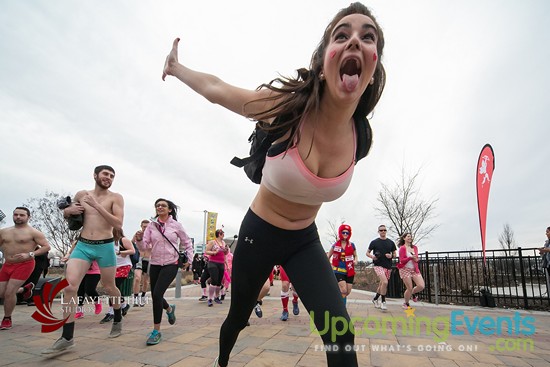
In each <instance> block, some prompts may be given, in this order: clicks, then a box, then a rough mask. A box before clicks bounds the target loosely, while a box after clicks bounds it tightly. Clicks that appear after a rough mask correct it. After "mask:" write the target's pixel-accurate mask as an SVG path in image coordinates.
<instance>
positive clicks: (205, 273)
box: [201, 265, 210, 288]
mask: <svg viewBox="0 0 550 367" xmlns="http://www.w3.org/2000/svg"><path fill="white" fill-rule="evenodd" d="M209 278H210V272H209V271H208V265H207V266H205V267H204V270H203V271H202V275H201V288H206V281H207V280H208V279H209Z"/></svg>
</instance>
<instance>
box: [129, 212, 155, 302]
mask: <svg viewBox="0 0 550 367" xmlns="http://www.w3.org/2000/svg"><path fill="white" fill-rule="evenodd" d="M148 225H149V221H148V220H147V219H144V220H142V221H141V229H140V230H139V231H137V232H136V234H134V238H133V239H132V242H133V243H135V244H136V246H137V248H138V250H139V262H138V263H137V264H136V269H135V270H134V307H136V306H140V307H143V306H145V292H147V286H148V284H149V274H148V271H149V269H148V268H149V260H150V259H151V249H149V248H147V247H145V246H143V232H145V228H147V226H148ZM142 282H143V283H142ZM142 284H143V285H142ZM140 285H141V295H140V294H139V289H140Z"/></svg>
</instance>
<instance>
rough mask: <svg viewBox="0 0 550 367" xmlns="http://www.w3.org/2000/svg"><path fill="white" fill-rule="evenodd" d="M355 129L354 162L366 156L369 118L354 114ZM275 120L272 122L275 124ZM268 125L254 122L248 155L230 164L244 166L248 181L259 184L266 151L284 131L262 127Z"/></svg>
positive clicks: (370, 135)
mask: <svg viewBox="0 0 550 367" xmlns="http://www.w3.org/2000/svg"><path fill="white" fill-rule="evenodd" d="M353 119H354V121H355V131H356V133H357V149H356V150H355V162H359V160H361V159H363V158H365V157H366V155H367V153H368V151H369V146H370V144H367V141H368V142H370V141H371V140H372V133H371V131H370V127H369V120H368V119H367V118H366V117H364V116H354V117H353ZM276 123H277V120H275V121H274V122H273V124H276ZM265 126H268V124H267V123H265V122H263V121H258V122H257V123H256V128H255V129H254V131H253V132H252V134H251V135H250V137H249V138H248V142H249V143H250V156H249V157H247V158H238V157H233V159H232V160H231V164H232V165H234V166H237V167H239V168H242V167H244V171H245V173H246V175H247V176H248V178H249V179H250V181H252V182H254V183H256V184H259V183H260V182H261V181H262V170H263V168H264V164H265V157H266V155H267V151H268V150H269V148H270V147H271V145H272V144H273V142H274V141H276V140H277V139H279V138H281V137H282V136H283V135H284V134H285V132H284V131H280V130H272V131H266V130H264V129H263V128H262V127H265ZM272 126H273V125H272Z"/></svg>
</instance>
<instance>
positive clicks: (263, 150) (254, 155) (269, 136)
mask: <svg viewBox="0 0 550 367" xmlns="http://www.w3.org/2000/svg"><path fill="white" fill-rule="evenodd" d="M264 124H265V122H262V121H259V122H257V123H256V128H255V129H254V131H253V132H252V134H251V135H250V137H249V138H248V142H249V143H251V144H252V146H253V147H254V145H255V144H254V140H256V139H258V140H259V139H261V141H260V143H259V145H258V146H257V147H256V150H255V151H254V152H252V149H251V154H250V156H248V157H246V158H238V157H233V159H232V160H231V162H230V163H231V164H232V165H234V166H237V167H239V168H242V167H244V166H246V165H247V164H249V163H250V162H254V161H257V160H259V159H262V158H265V156H266V154H267V151H268V150H269V147H271V144H273V142H274V141H275V140H277V139H279V138H280V137H282V136H283V135H284V134H285V133H284V132H281V131H277V132H274V131H265V130H263V129H262V126H263V125H264Z"/></svg>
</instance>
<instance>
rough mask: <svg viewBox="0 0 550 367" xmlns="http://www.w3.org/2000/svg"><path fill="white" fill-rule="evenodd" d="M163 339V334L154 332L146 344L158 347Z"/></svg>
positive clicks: (148, 337)
mask: <svg viewBox="0 0 550 367" xmlns="http://www.w3.org/2000/svg"><path fill="white" fill-rule="evenodd" d="M161 339H162V334H161V333H160V331H158V330H153V331H151V333H150V334H149V335H148V336H147V341H146V342H145V343H146V344H147V345H156V344H158V343H160V341H161Z"/></svg>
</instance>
